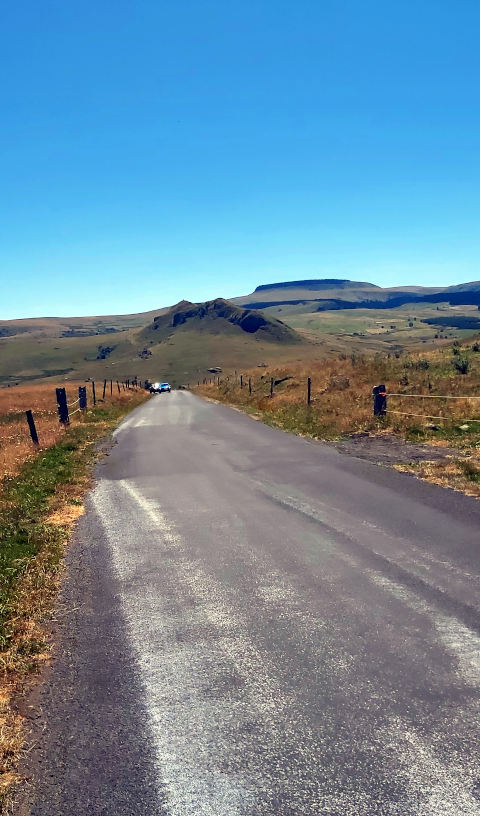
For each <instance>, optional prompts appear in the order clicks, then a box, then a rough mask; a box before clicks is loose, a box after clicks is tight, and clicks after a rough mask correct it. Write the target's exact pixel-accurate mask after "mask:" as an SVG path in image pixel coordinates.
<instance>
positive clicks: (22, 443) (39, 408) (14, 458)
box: [0, 382, 132, 482]
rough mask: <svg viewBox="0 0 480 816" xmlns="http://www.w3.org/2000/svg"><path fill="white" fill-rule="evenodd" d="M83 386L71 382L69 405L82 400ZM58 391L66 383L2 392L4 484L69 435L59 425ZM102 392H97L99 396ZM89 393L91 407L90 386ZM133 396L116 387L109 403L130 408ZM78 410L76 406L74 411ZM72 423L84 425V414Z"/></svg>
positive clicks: (1, 463) (0, 462)
mask: <svg viewBox="0 0 480 816" xmlns="http://www.w3.org/2000/svg"><path fill="white" fill-rule="evenodd" d="M79 385H85V383H84V382H78V383H76V382H69V383H68V385H67V386H66V389H67V400H68V402H70V403H73V402H74V401H75V400H76V399H77V398H78V386H79ZM57 387H65V383H64V382H63V383H48V385H47V384H41V385H20V386H13V387H11V388H1V389H0V482H1V480H2V478H3V477H5V476H9V477H12V476H16V475H17V474H18V473H19V471H20V468H21V467H22V465H23V464H24V462H26V461H27V460H29V459H32V458H33V457H34V456H36V455H37V453H38V452H39V451H41V450H45V449H46V448H49V447H51V446H52V445H54V444H55V443H56V442H58V441H59V440H60V439H61V438H62V437H63V435H64V434H65V429H64V427H63V426H62V425H60V422H59V421H58V413H57V403H56V396H55V388H57ZM99 390H100V389H98V388H97V393H98V391H99ZM87 392H88V394H87V397H88V403H89V405H91V387H90V386H89V385H87ZM115 392H116V393H115ZM131 393H132V392H130V391H123V390H122V391H121V392H120V393H118V390H117V389H116V387H115V390H114V393H113V395H112V396H110V390H109V389H107V393H106V395H105V403H106V404H107V405H110V404H112V403H113V404H116V405H124V404H127V403H128V401H129V399H130V395H131ZM100 395H101V390H100ZM98 403H99V400H98V399H97V404H98ZM77 407H78V406H74V408H77ZM28 409H30V410H32V411H33V416H34V419H35V425H36V428H37V433H38V439H39V447H38V448H37V447H36V446H35V445H34V444H33V443H32V441H31V439H30V433H29V430H28V425H27V420H26V416H25V411H27V410H28ZM72 410H73V409H72ZM70 421H71V425H76V424H78V423H79V422H82V421H83V420H82V414H81V413H80V412H78V413H75V414H72V416H71V419H70Z"/></svg>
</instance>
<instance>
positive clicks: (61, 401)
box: [55, 388, 70, 425]
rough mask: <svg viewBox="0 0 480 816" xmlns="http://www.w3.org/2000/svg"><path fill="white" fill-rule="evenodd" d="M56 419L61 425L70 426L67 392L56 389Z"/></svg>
mask: <svg viewBox="0 0 480 816" xmlns="http://www.w3.org/2000/svg"><path fill="white" fill-rule="evenodd" d="M55 391H56V394H57V410H58V418H59V420H60V422H61V423H62V425H70V417H69V416H68V405H67V392H66V391H65V389H64V388H56V389H55Z"/></svg>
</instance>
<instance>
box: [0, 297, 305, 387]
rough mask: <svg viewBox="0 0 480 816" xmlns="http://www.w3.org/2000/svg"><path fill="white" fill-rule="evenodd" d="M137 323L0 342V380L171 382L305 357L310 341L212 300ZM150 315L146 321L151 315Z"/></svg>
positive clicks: (186, 304)
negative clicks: (216, 369)
mask: <svg viewBox="0 0 480 816" xmlns="http://www.w3.org/2000/svg"><path fill="white" fill-rule="evenodd" d="M150 317H151V319H150V321H149V322H148V324H147V325H145V326H143V327H142V328H139V329H138V328H137V329H128V330H125V331H122V332H121V333H117V334H111V333H107V334H103V335H96V336H87V337H78V336H77V337H75V336H73V337H72V336H66V337H65V336H63V337H58V336H57V337H52V336H32V335H28V334H26V333H22V334H18V335H16V336H13V337H5V338H3V339H0V383H1V382H3V383H4V384H13V383H16V382H25V381H28V380H31V381H34V380H37V379H44V378H46V377H52V378H53V377H55V378H59V377H61V378H63V379H67V380H71V379H85V378H88V377H89V378H92V379H97V380H102V379H104V378H107V379H113V380H115V379H120V380H122V379H133V378H134V377H135V376H136V377H138V379H139V380H144V379H146V378H148V379H150V380H159V379H168V380H171V382H172V384H173V385H179V384H181V383H184V382H189V381H190V380H191V381H192V382H193V381H195V380H198V379H200V380H201V379H203V377H204V376H205V375H206V373H207V370H208V368H211V367H214V366H215V367H217V366H218V367H221V368H229V369H232V370H234V369H235V368H238V367H240V366H242V365H250V366H255V365H260V364H261V363H263V362H267V363H269V362H275V361H280V360H292V359H296V358H298V354H299V350H301V351H302V353H305V354H306V355H307V356H308V355H309V353H312V352H313V350H314V346H313V345H312V343H309V342H308V341H307V340H305V339H304V338H302V337H301V336H300V335H299V334H298V333H297V332H296V331H295V330H294V329H293V328H292V327H289V326H286V325H285V324H284V323H282V322H280V321H279V320H277V319H275V318H269V317H266V316H264V315H262V314H260V313H258V312H254V311H248V310H245V309H241V308H238V307H236V306H234V305H233V304H230V303H228V302H227V301H224V300H221V299H218V300H215V301H209V302H207V303H203V304H193V303H189V302H187V301H182V302H181V303H179V304H177V305H176V306H174V307H172V308H171V309H167V310H165V309H163V310H160V312H157V313H155V314H154V315H151V316H150ZM152 318H153V319H152Z"/></svg>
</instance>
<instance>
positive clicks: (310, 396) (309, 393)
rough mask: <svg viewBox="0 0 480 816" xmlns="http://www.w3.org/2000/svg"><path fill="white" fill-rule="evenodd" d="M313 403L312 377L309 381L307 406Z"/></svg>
mask: <svg viewBox="0 0 480 816" xmlns="http://www.w3.org/2000/svg"><path fill="white" fill-rule="evenodd" d="M311 401H312V381H311V379H310V377H309V378H308V380H307V405H310V403H311Z"/></svg>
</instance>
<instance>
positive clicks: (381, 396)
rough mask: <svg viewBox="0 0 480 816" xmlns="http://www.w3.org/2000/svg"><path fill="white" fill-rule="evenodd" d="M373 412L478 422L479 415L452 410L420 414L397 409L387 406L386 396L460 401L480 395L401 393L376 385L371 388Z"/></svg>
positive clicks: (389, 397)
mask: <svg viewBox="0 0 480 816" xmlns="http://www.w3.org/2000/svg"><path fill="white" fill-rule="evenodd" d="M372 393H373V413H374V416H386V415H388V414H394V415H398V416H410V417H415V418H418V419H436V420H441V421H443V422H459V421H460V422H480V417H472V416H468V417H465V416H462V417H459V416H458V415H454V414H453V413H452V412H450V413H449V415H447V416H446V415H445V414H423V413H422V414H420V413H416V411H415V410H413V411H399V410H396V409H393V410H392V409H391V408H390V407H388V403H387V398H388V399H391V398H395V399H414V400H425V399H430V400H432V399H434V400H456V401H461V402H464V403H465V402H467V403H468V402H470V401H472V400H473V401H474V402H475V401H476V400H480V395H477V394H402V393H395V392H387V390H386V387H385V385H383V384H381V385H377V386H375V387H374V388H373V391H372Z"/></svg>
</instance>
